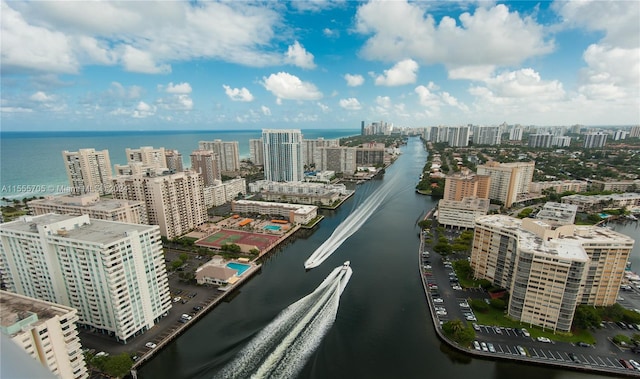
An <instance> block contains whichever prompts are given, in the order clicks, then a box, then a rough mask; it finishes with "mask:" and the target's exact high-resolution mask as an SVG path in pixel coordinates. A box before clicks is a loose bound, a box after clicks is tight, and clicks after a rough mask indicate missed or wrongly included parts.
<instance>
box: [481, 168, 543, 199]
mask: <svg viewBox="0 0 640 379" xmlns="http://www.w3.org/2000/svg"><path fill="white" fill-rule="evenodd" d="M534 169H535V162H513V163H498V162H495V161H490V162H487V163H486V164H484V165H480V166H478V169H477V173H478V175H488V176H490V177H491V182H490V186H489V199H492V200H497V201H500V202H502V204H503V205H504V206H505V207H507V208H509V207H511V205H513V203H515V202H517V201H518V199H519V197H520V196H521V195H525V194H527V193H529V186H530V184H531V181H532V179H533V171H534Z"/></svg>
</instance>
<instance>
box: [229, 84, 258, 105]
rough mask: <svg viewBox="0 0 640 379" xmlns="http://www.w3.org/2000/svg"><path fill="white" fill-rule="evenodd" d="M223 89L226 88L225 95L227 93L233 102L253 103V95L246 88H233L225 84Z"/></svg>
mask: <svg viewBox="0 0 640 379" xmlns="http://www.w3.org/2000/svg"><path fill="white" fill-rule="evenodd" d="M222 88H224V93H226V94H227V96H229V99H231V100H233V101H243V102H250V101H253V95H252V94H251V92H250V91H249V90H248V89H246V88H244V87H242V88H231V87H229V86H228V85H226V84H223V85H222Z"/></svg>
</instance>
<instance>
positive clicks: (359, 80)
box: [344, 74, 364, 87]
mask: <svg viewBox="0 0 640 379" xmlns="http://www.w3.org/2000/svg"><path fill="white" fill-rule="evenodd" d="M344 80H346V81H347V85H348V86H349V87H358V86H361V85H362V84H363V83H364V78H363V77H362V75H357V74H356V75H351V74H345V75H344Z"/></svg>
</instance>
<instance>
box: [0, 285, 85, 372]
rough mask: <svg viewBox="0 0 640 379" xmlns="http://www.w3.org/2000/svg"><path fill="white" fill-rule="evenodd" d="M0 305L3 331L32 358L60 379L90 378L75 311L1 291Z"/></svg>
mask: <svg viewBox="0 0 640 379" xmlns="http://www.w3.org/2000/svg"><path fill="white" fill-rule="evenodd" d="M0 304H2V307H0V331H1V332H2V334H4V335H6V336H8V338H10V339H11V340H12V341H13V342H14V343H15V344H16V345H17V346H19V347H20V348H21V349H23V350H24V351H25V352H26V353H27V354H28V355H29V356H30V357H32V358H33V359H35V361H37V362H38V363H39V364H41V365H43V366H44V367H46V368H47V369H49V371H51V373H53V374H54V375H56V376H57V377H59V378H70V379H83V378H88V377H89V374H88V372H87V366H86V364H85V361H84V356H83V354H82V346H81V345H80V338H79V337H78V330H77V328H76V321H78V312H77V311H76V310H75V309H73V308H71V307H67V306H64V305H60V304H54V303H51V302H47V301H42V300H38V299H34V298H30V297H26V296H22V295H18V294H15V293H11V292H7V291H0ZM3 355H4V353H3ZM4 358H5V362H3V364H7V365H8V364H9V362H7V361H6V359H7V357H4ZM35 361H34V363H35ZM36 364H37V363H36Z"/></svg>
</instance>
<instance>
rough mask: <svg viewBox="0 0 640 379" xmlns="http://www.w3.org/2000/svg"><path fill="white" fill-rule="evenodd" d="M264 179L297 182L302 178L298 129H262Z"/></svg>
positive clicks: (299, 133) (300, 141)
mask: <svg viewBox="0 0 640 379" xmlns="http://www.w3.org/2000/svg"><path fill="white" fill-rule="evenodd" d="M262 141H263V143H264V145H263V146H264V178H265V179H266V180H271V181H274V182H299V181H302V179H303V178H304V172H303V168H304V165H303V164H302V133H301V132H300V130H299V129H263V130H262Z"/></svg>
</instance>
